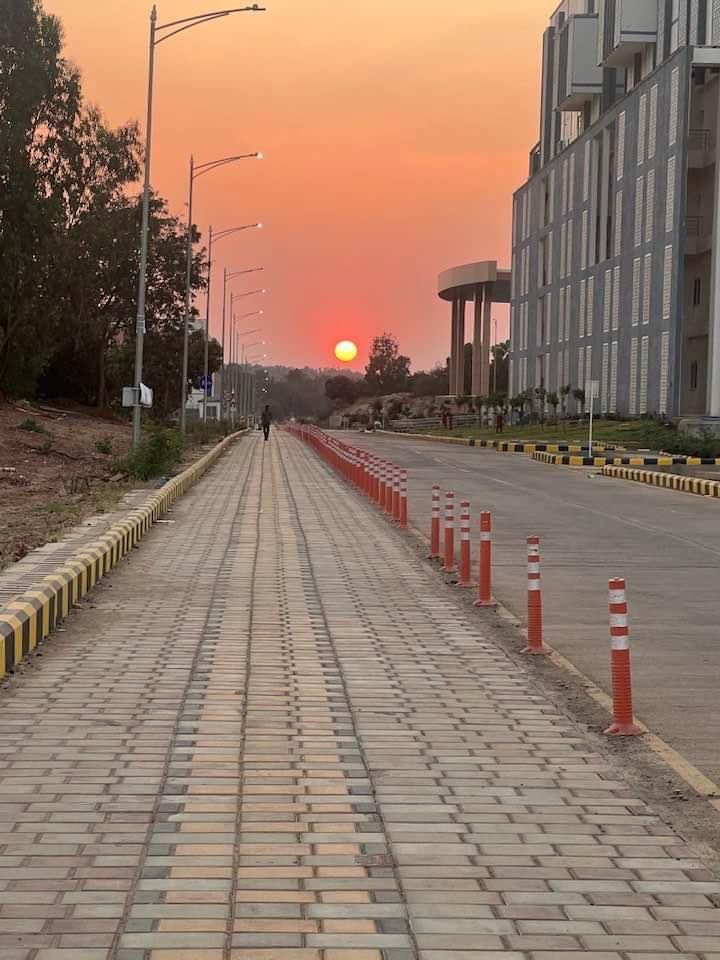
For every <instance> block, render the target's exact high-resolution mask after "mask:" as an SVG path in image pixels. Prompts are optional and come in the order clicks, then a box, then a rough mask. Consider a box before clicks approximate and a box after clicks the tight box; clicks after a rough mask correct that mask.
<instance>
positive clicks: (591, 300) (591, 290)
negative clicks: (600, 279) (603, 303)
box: [585, 277, 595, 337]
mask: <svg viewBox="0 0 720 960" xmlns="http://www.w3.org/2000/svg"><path fill="white" fill-rule="evenodd" d="M594 308H595V277H590V279H589V280H588V299H587V315H586V317H585V328H586V334H587V336H588V337H591V336H592V332H593V311H594Z"/></svg>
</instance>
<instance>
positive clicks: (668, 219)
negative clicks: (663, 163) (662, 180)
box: [665, 157, 676, 233]
mask: <svg viewBox="0 0 720 960" xmlns="http://www.w3.org/2000/svg"><path fill="white" fill-rule="evenodd" d="M675 164H676V161H675V157H670V159H669V160H668V165H667V185H666V189H665V197H666V200H665V231H666V233H670V231H671V230H672V228H673V223H674V221H675Z"/></svg>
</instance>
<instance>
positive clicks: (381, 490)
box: [377, 460, 387, 507]
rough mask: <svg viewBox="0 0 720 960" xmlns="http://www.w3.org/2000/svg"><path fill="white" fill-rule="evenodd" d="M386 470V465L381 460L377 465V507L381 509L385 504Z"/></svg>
mask: <svg viewBox="0 0 720 960" xmlns="http://www.w3.org/2000/svg"><path fill="white" fill-rule="evenodd" d="M386 470H387V464H386V463H385V461H384V460H381V461H380V463H379V464H378V495H377V503H378V506H379V507H382V506H383V504H384V503H385V473H386Z"/></svg>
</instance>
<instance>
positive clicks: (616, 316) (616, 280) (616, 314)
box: [612, 266, 620, 330]
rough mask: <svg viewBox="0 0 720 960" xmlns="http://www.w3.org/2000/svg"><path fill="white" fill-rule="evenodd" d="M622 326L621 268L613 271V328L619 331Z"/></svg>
mask: <svg viewBox="0 0 720 960" xmlns="http://www.w3.org/2000/svg"><path fill="white" fill-rule="evenodd" d="M619 326H620V267H619V266H617V267H615V269H614V270H613V305H612V328H613V330H617V329H618V327H619Z"/></svg>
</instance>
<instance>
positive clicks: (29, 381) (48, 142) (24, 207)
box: [0, 0, 80, 393]
mask: <svg viewBox="0 0 720 960" xmlns="http://www.w3.org/2000/svg"><path fill="white" fill-rule="evenodd" d="M79 113H80V80H79V76H78V73H77V71H76V70H75V69H74V68H73V67H72V66H71V65H70V64H69V63H68V62H67V61H66V60H65V59H64V58H63V57H62V31H61V27H60V23H59V21H58V20H57V19H56V18H55V17H52V16H48V15H46V14H45V13H44V12H43V11H42V8H41V6H40V3H39V2H38V0H2V2H0V383H2V384H3V389H4V390H6V391H8V392H11V393H12V392H25V391H27V390H28V389H32V387H33V386H34V383H35V381H36V379H37V377H38V375H39V373H40V371H41V370H42V369H43V367H44V366H45V364H46V362H47V358H48V356H49V354H50V352H51V349H52V345H53V337H54V333H55V329H56V324H57V322H58V319H59V317H58V313H59V305H58V304H57V303H56V302H55V301H54V300H53V297H52V293H51V288H52V283H53V279H54V277H55V275H56V269H57V255H58V250H59V245H60V242H61V240H62V236H63V228H64V226H65V223H64V220H65V216H64V215H65V211H66V197H65V184H64V178H63V171H64V165H65V163H66V162H67V149H66V148H67V145H68V141H69V139H70V138H71V136H72V132H73V130H74V129H75V127H76V124H77V120H78V116H79ZM61 260H62V258H61Z"/></svg>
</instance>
